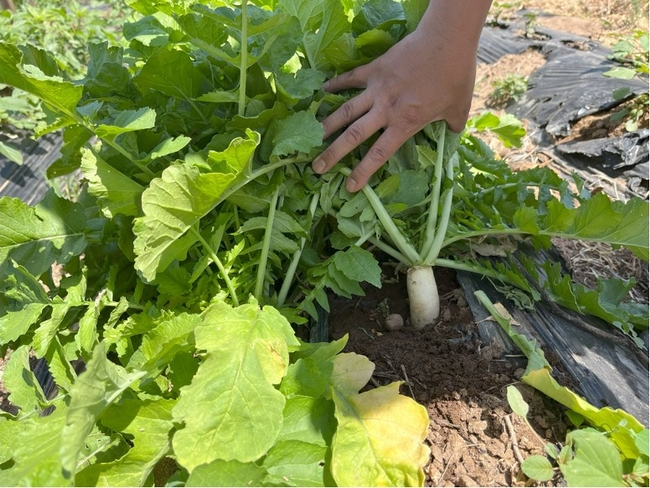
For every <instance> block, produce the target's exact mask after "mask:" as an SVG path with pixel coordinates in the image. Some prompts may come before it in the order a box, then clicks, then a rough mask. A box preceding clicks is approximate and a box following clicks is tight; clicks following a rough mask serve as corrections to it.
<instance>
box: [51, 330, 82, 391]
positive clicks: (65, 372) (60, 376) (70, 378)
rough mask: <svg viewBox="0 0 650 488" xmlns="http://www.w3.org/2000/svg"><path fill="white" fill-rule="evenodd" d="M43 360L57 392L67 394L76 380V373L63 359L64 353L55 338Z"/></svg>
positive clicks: (66, 360)
mask: <svg viewBox="0 0 650 488" xmlns="http://www.w3.org/2000/svg"><path fill="white" fill-rule="evenodd" d="M45 359H46V361H47V367H48V369H49V370H50V373H51V374H52V377H53V378H54V383H55V384H56V386H57V388H59V389H60V390H59V391H60V392H61V390H63V392H69V391H70V390H71V389H72V385H73V383H74V382H75V380H76V379H77V373H76V372H75V370H74V368H73V367H72V365H71V364H70V361H68V359H67V358H66V357H65V351H64V349H63V347H62V346H61V343H60V342H59V340H58V339H56V338H55V339H54V340H53V341H52V343H51V344H50V347H49V348H48V350H47V352H46V354H45Z"/></svg>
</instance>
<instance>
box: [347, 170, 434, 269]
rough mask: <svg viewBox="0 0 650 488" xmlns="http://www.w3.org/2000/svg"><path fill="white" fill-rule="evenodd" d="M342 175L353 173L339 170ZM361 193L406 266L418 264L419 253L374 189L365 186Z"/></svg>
mask: <svg viewBox="0 0 650 488" xmlns="http://www.w3.org/2000/svg"><path fill="white" fill-rule="evenodd" d="M339 171H340V172H341V173H343V174H344V175H345V176H350V173H352V171H351V170H350V168H341V169H339ZM361 191H363V194H364V195H365V196H366V198H367V199H368V201H369V202H370V205H371V206H372V208H373V210H374V211H375V214H376V215H377V218H378V219H379V221H380V222H381V224H382V225H383V226H384V229H385V230H386V232H387V233H388V235H389V237H390V238H391V240H392V241H393V244H394V245H395V247H397V249H398V250H399V251H400V253H401V254H402V255H404V256H405V257H406V258H407V259H408V262H407V263H404V264H409V265H413V264H418V263H419V262H420V261H421V260H422V258H421V257H420V255H419V254H418V252H417V251H416V250H415V248H414V247H413V246H412V245H411V244H409V243H408V241H407V240H406V238H405V237H404V236H403V235H402V233H401V232H400V231H399V229H398V228H397V226H396V225H395V223H394V222H393V219H392V218H391V216H390V215H389V214H388V212H387V211H386V209H385V208H384V205H383V204H382V203H381V200H380V199H379V197H378V196H377V194H376V193H375V192H374V190H373V189H372V188H370V187H369V186H368V185H365V186H364V187H363V188H362V189H361Z"/></svg>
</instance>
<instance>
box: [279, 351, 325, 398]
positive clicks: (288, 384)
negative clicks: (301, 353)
mask: <svg viewBox="0 0 650 488" xmlns="http://www.w3.org/2000/svg"><path fill="white" fill-rule="evenodd" d="M333 368H334V366H333V364H332V363H330V362H328V363H325V364H324V365H320V364H318V362H316V361H315V360H314V359H312V358H309V357H308V358H298V359H297V360H296V362H294V363H292V364H290V365H289V368H288V370H287V375H286V376H285V377H284V379H283V380H282V384H281V385H280V391H281V392H282V393H283V394H284V395H285V396H286V397H287V398H290V397H292V396H293V395H304V396H313V397H318V396H320V395H321V394H323V392H324V391H325V390H326V388H327V386H328V385H329V379H330V376H331V374H332V371H333Z"/></svg>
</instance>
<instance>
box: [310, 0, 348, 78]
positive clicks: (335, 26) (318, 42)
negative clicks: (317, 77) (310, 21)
mask: <svg viewBox="0 0 650 488" xmlns="http://www.w3.org/2000/svg"><path fill="white" fill-rule="evenodd" d="M314 2H316V0H309V1H308V2H305V3H307V4H309V5H313V3H314ZM318 3H319V4H320V5H322V6H321V7H320V8H321V9H322V15H320V16H319V17H318V18H317V19H318V23H317V24H316V25H314V26H313V27H312V26H311V25H310V26H309V27H310V30H311V31H312V32H307V33H306V34H305V40H304V41H303V45H304V48H305V54H306V56H307V59H308V60H309V64H310V66H311V67H312V68H315V69H323V68H325V67H326V66H327V61H326V55H325V52H324V51H325V50H326V49H327V48H328V47H329V46H330V45H331V44H332V43H333V42H334V41H336V40H337V39H338V38H339V37H341V36H342V35H343V34H347V33H349V32H350V22H349V21H348V18H347V15H346V14H345V12H344V11H343V7H342V5H341V3H340V2H339V1H338V0H325V1H321V2H318Z"/></svg>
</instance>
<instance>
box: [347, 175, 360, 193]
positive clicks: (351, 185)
mask: <svg viewBox="0 0 650 488" xmlns="http://www.w3.org/2000/svg"><path fill="white" fill-rule="evenodd" d="M345 187H346V188H347V190H348V191H349V192H350V193H354V192H355V191H357V190H358V188H357V180H355V179H354V178H348V182H347V184H346V185H345Z"/></svg>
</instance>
